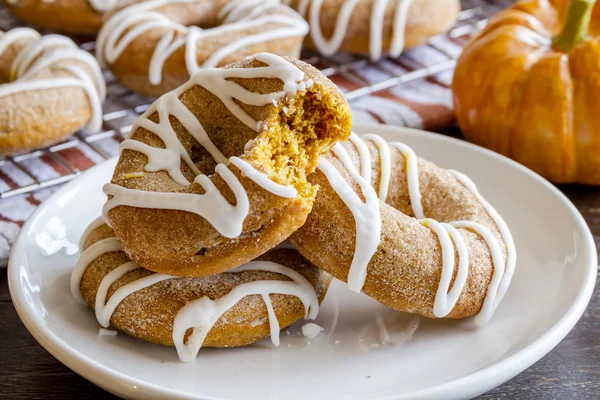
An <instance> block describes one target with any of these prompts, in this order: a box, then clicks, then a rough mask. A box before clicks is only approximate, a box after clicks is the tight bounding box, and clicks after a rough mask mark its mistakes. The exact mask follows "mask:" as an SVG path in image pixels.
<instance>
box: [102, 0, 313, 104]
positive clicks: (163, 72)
mask: <svg viewBox="0 0 600 400" xmlns="http://www.w3.org/2000/svg"><path fill="white" fill-rule="evenodd" d="M306 33H308V25H307V23H306V22H305V21H304V20H303V19H302V17H300V16H299V15H298V14H297V13H296V12H295V11H294V10H292V9H291V8H289V7H287V6H285V5H282V4H280V3H279V0H150V1H144V2H138V3H137V4H133V5H128V6H126V7H124V8H122V9H120V10H118V11H116V12H114V13H112V15H111V16H110V17H109V18H108V19H107V21H106V22H105V23H104V25H103V27H102V29H101V30H100V33H99V35H98V40H97V47H96V56H97V58H98V60H99V61H100V62H101V64H103V65H106V66H107V67H108V68H110V70H111V71H112V72H113V73H114V75H115V76H116V77H117V78H118V79H119V81H120V82H121V83H122V84H123V85H124V86H126V87H128V88H130V89H132V90H134V91H136V92H138V93H141V94H144V95H150V96H159V95H161V94H163V93H166V92H168V91H170V90H172V89H174V88H176V87H178V86H180V85H182V84H183V83H185V82H186V81H187V80H188V79H189V77H190V76H191V75H192V74H194V73H195V72H196V71H198V70H199V69H202V68H211V67H218V66H224V65H227V64H230V63H232V62H235V61H239V60H243V59H244V58H245V57H247V56H250V55H252V54H255V53H260V52H269V53H274V54H278V55H281V56H289V57H298V56H299V55H300V48H301V46H302V41H303V40H304V37H305V35H306Z"/></svg>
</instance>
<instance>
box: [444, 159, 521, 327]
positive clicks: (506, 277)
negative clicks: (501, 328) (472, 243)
mask: <svg viewBox="0 0 600 400" xmlns="http://www.w3.org/2000/svg"><path fill="white" fill-rule="evenodd" d="M450 172H451V173H452V174H453V175H454V176H455V177H456V179H457V180H458V181H459V182H460V183H461V184H463V185H464V186H465V187H466V188H467V189H469V190H470V191H471V192H472V193H473V194H474V195H475V197H477V200H479V202H480V203H481V205H482V206H483V208H485V210H486V211H487V213H488V214H489V216H490V217H491V218H492V220H493V221H494V223H495V224H496V226H497V227H498V230H499V231H500V235H501V236H502V241H503V242H504V246H505V248H506V266H505V268H504V270H503V271H502V274H501V277H500V278H498V279H499V280H500V282H499V283H498V284H497V285H496V282H494V277H492V282H490V287H489V288H488V296H490V295H491V297H492V298H493V297H495V299H494V300H493V306H491V307H490V310H489V312H488V313H487V315H486V314H484V315H482V317H481V318H480V320H479V323H480V324H485V323H486V322H487V321H489V319H490V318H491V317H492V315H493V314H494V312H495V311H496V308H497V307H498V305H499V304H500V302H501V301H502V299H503V298H504V295H505V294H506V291H507V290H508V287H509V286H510V282H511V280H512V277H513V274H514V272H515V266H516V264H517V249H516V247H515V242H514V239H513V237H512V233H511V232H510V229H509V228H508V225H507V224H506V222H505V221H504V218H502V216H501V215H500V214H499V213H498V211H496V209H495V208H494V207H493V206H492V205H491V204H490V203H489V202H488V201H487V200H486V199H484V198H483V196H482V195H481V194H480V193H479V191H478V190H477V187H476V186H475V183H474V182H473V181H472V180H471V179H470V178H469V177H468V176H466V175H464V174H462V173H460V172H458V171H450ZM482 236H483V235H482ZM493 242H495V240H493ZM488 246H490V242H489V241H488ZM490 251H491V252H493V251H494V250H493V249H492V247H490ZM492 257H493V258H494V257H495V259H498V260H499V262H500V264H496V263H494V274H496V269H498V270H500V268H496V266H497V265H501V263H502V261H503V257H502V252H501V249H498V251H496V255H495V256H494V254H492ZM493 285H496V286H494V287H492V286H493ZM496 288H497V292H496ZM490 291H491V294H490ZM486 300H487V297H486ZM476 322H477V321H476Z"/></svg>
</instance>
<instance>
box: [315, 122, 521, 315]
mask: <svg viewBox="0 0 600 400" xmlns="http://www.w3.org/2000/svg"><path fill="white" fill-rule="evenodd" d="M363 140H368V141H371V142H372V143H373V144H374V145H375V146H376V147H377V148H378V152H379V160H380V180H379V188H378V193H379V197H378V198H379V199H380V200H382V201H385V199H386V198H387V193H388V190H389V184H390V175H391V153H390V151H391V150H390V149H391V148H396V149H398V150H399V151H400V153H401V154H402V155H403V157H404V162H405V173H406V176H407V186H408V194H409V198H410V200H411V206H412V208H413V213H414V215H415V217H416V218H417V219H418V220H419V222H420V223H421V224H422V225H424V226H426V227H428V228H429V229H431V230H432V231H433V232H434V233H435V234H436V236H437V237H438V240H439V242H440V246H441V249H442V271H441V277H440V282H439V286H438V290H437V293H436V297H435V301H434V307H433V313H434V315H435V316H436V317H438V318H443V317H446V316H447V315H448V314H450V312H452V310H453V309H454V307H455V306H456V303H457V301H458V299H459V297H460V294H461V293H462V291H463V289H464V286H465V284H466V282H467V278H468V274H469V253H468V248H467V245H466V242H465V240H464V238H463V237H462V235H461V234H460V232H459V231H458V229H466V230H470V231H472V232H474V233H476V234H478V235H479V236H480V237H481V238H482V239H483V240H484V241H485V243H486V244H487V246H488V248H489V250H490V254H491V257H492V263H493V266H494V272H493V275H492V279H491V281H490V284H489V286H488V289H487V293H486V297H485V299H484V303H483V306H482V308H481V311H480V312H479V314H478V315H477V316H476V317H475V323H476V324H477V325H484V324H485V323H487V322H488V321H489V320H490V318H491V317H492V315H493V314H494V312H495V310H496V308H497V307H498V305H499V303H500V301H501V300H502V298H503V297H504V295H505V294H506V291H507V289H508V286H509V285H510V281H511V279H512V276H513V273H514V269H515V264H516V250H515V245H514V241H513V238H512V235H511V233H510V230H509V229H508V226H507V225H506V222H504V220H503V219H502V217H501V216H500V215H499V214H498V212H497V211H496V210H495V209H494V208H493V207H492V206H491V205H490V204H489V203H488V202H487V201H486V200H485V199H484V198H483V197H482V196H481V195H480V194H479V192H478V191H477V188H476V187H475V184H474V183H473V181H471V180H470V179H469V178H468V177H467V176H465V175H463V174H461V173H459V172H456V171H451V173H452V174H453V175H454V176H455V177H456V179H457V180H458V181H459V182H460V183H461V184H462V185H464V186H465V187H466V188H467V189H468V190H469V191H471V192H472V193H473V194H474V195H475V196H476V198H477V200H478V201H479V202H480V204H481V205H482V206H483V207H484V209H485V210H486V211H487V213H488V214H489V216H490V217H491V219H492V220H493V221H494V223H495V225H496V226H497V228H498V230H499V231H500V235H501V236H502V240H503V242H504V244H505V246H506V252H507V260H506V263H504V255H503V251H502V247H501V245H500V243H499V242H498V240H497V239H496V237H495V236H494V235H493V234H492V232H491V231H490V230H489V229H488V228H486V227H485V226H483V225H481V224H479V223H477V222H474V221H454V222H449V223H440V222H438V221H435V220H433V219H431V218H426V216H425V212H424V210H423V206H422V204H421V198H422V195H421V191H420V186H419V171H418V158H417V156H416V154H415V153H414V151H413V150H412V149H411V148H410V147H408V146H406V145H405V144H403V143H397V142H395V143H389V144H388V143H387V142H386V141H385V140H384V139H383V138H381V137H379V136H377V135H373V134H368V135H364V136H363V137H362V139H361V138H359V137H358V136H357V135H356V134H354V133H353V134H352V135H351V137H350V141H351V142H352V143H353V144H354V146H355V147H356V150H357V152H358V154H359V157H360V165H361V172H360V174H359V173H358V171H357V170H356V168H355V167H354V165H353V163H352V160H351V158H350V156H349V155H348V153H347V152H346V150H345V149H344V148H343V147H342V146H341V145H339V144H338V145H336V147H335V149H334V154H335V155H336V156H337V157H338V159H339V160H340V161H341V162H342V164H343V165H344V167H345V168H346V169H347V170H348V172H349V173H350V174H351V175H352V177H353V178H354V179H355V180H356V181H357V182H358V183H359V186H360V188H361V191H362V193H363V196H364V197H365V198H366V199H367V201H366V202H362V201H361V200H360V198H359V197H358V196H357V195H356V193H355V192H354V190H353V189H352V187H351V186H350V185H349V184H348V183H347V182H346V181H345V180H344V178H343V177H342V175H341V174H340V173H339V171H337V170H336V169H335V167H333V165H332V164H331V163H330V162H329V161H327V160H325V159H322V160H321V162H320V164H319V169H320V170H321V171H322V172H323V173H325V175H326V177H327V179H328V180H329V183H330V184H331V186H332V188H333V189H334V190H335V192H336V193H337V194H338V195H339V196H340V198H341V199H342V200H343V201H344V203H345V204H346V206H348V208H349V209H350V211H351V212H352V214H353V216H354V218H355V221H356V246H355V251H354V258H353V260H352V264H351V266H350V271H349V273H348V285H349V286H350V288H351V289H352V290H355V291H360V290H361V289H362V287H363V285H364V281H365V278H366V275H367V266H368V263H369V261H370V259H371V257H372V256H373V254H374V253H375V251H376V250H377V245H378V244H379V240H380V239H379V238H380V234H381V217H380V215H379V205H378V202H377V197H376V195H375V190H374V189H372V188H371V189H370V190H369V188H370V187H371V186H370V182H371V176H372V171H371V154H370V151H369V148H368V147H367V145H366V144H365V142H364V141H363ZM367 185H368V186H369V188H367V187H366V186H367ZM455 247H456V251H457V253H458V269H457V274H456V277H455V280H454V284H453V285H452V288H450V284H451V282H452V277H453V273H454V266H455ZM351 282H352V284H351Z"/></svg>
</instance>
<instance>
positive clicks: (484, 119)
mask: <svg viewBox="0 0 600 400" xmlns="http://www.w3.org/2000/svg"><path fill="white" fill-rule="evenodd" d="M594 2H595V0H572V1H571V2H568V1H567V0H522V1H519V2H517V3H515V4H514V5H513V6H511V7H510V8H508V9H506V10H504V11H502V12H500V13H499V14H497V15H496V16H495V17H494V18H493V19H492V20H491V21H490V23H489V24H488V25H487V26H486V27H485V29H483V30H482V31H481V32H480V33H479V34H478V35H476V36H475V37H474V38H473V39H472V40H471V41H470V42H469V43H468V44H467V46H466V48H465V50H464V52H463V54H462V55H461V57H460V59H459V60H458V63H457V67H456V72H455V75H454V82H453V93H454V106H455V109H456V115H457V120H458V124H459V125H460V128H461V129H462V131H463V133H464V135H465V137H466V138H467V139H469V140H471V141H473V142H475V143H477V144H479V145H482V146H484V147H487V148H490V149H492V150H494V151H497V152H499V153H501V154H504V155H506V156H508V157H511V158H513V159H515V160H516V161H518V162H520V163H522V164H524V165H526V166H527V167H529V168H531V169H533V170H534V171H536V172H538V173H539V174H541V175H543V176H544V177H546V178H548V179H550V180H551V181H554V182H557V183H574V182H579V183H585V184H593V185H600V3H599V5H598V6H596V7H594ZM588 33H589V34H588Z"/></svg>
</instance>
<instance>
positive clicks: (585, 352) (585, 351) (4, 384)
mask: <svg viewBox="0 0 600 400" xmlns="http://www.w3.org/2000/svg"><path fill="white" fill-rule="evenodd" d="M560 189H561V190H562V191H563V192H564V193H565V194H566V195H567V196H568V197H569V198H570V199H571V200H572V201H573V202H574V203H575V205H576V206H577V207H578V208H579V210H580V211H581V213H582V214H583V216H584V217H585V219H586V221H587V222H588V224H589V226H590V227H591V230H592V233H593V234H594V238H595V239H596V245H599V246H600V188H590V187H583V186H563V187H560ZM599 288H600V282H597V283H596V290H595V291H594V295H593V297H592V300H591V303H590V305H589V306H588V308H587V310H586V311H585V313H584V315H583V317H582V318H581V320H580V321H579V323H578V324H577V326H575V328H574V329H573V331H572V332H571V333H570V334H569V335H568V336H567V337H566V338H565V339H564V340H563V341H562V343H560V344H559V345H558V347H557V348H556V349H554V350H553V351H551V352H550V353H549V354H548V355H547V356H546V357H544V358H543V359H542V360H540V361H539V362H538V363H536V364H535V365H533V366H532V367H531V368H529V369H528V370H527V371H525V372H523V373H522V374H520V375H519V376H517V377H516V378H514V379H512V380H510V381H509V382H507V383H505V384H504V385H502V386H500V387H499V388H497V389H495V390H493V391H491V392H489V393H487V394H485V395H483V396H481V397H480V399H485V400H492V399H511V400H514V399H528V400H530V399H572V400H580V399H581V400H587V399H590V400H591V399H598V398H599V393H600V294H599V293H600V290H599ZM0 338H2V340H0V399H15V400H16V399H33V400H35V399H51V398H59V399H66V400H68V399H78V400H87V399H98V398H100V399H113V398H116V397H114V396H112V395H110V394H109V393H107V392H105V391H104V390H102V389H100V388H98V387H96V386H94V385H93V384H92V383H90V382H88V381H86V380H85V379H83V378H81V377H80V376H79V375H77V374H75V373H74V372H72V371H71V370H69V369H68V368H67V367H65V366H63V365H62V364H61V363H60V362H58V361H57V360H56V359H54V358H53V357H52V356H51V355H50V354H49V353H48V352H46V351H45V350H44V349H43V348H42V347H41V346H40V345H39V344H38V343H37V342H36V341H35V339H33V337H32V336H31V335H30V334H29V332H28V331H27V330H26V329H25V326H23V324H22V323H21V321H20V320H19V317H18V316H17V313H16V311H15V309H14V307H13V305H12V303H11V302H10V296H9V294H8V284H7V279H6V271H5V270H1V271H0Z"/></svg>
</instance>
